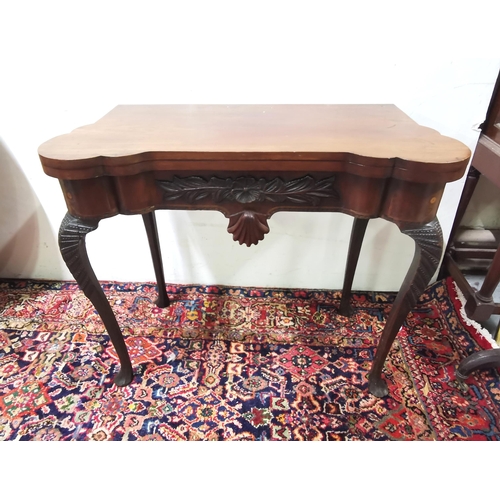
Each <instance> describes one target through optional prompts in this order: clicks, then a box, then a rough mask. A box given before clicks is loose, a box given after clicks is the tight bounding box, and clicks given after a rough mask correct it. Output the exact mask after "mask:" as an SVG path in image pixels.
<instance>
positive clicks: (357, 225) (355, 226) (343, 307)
mask: <svg viewBox="0 0 500 500" xmlns="http://www.w3.org/2000/svg"><path fill="white" fill-rule="evenodd" d="M368 220H369V219H358V218H355V219H354V222H353V223H352V231H351V241H350V242H349V250H348V252H347V264H346V270H345V276H344V287H343V289H342V299H341V300H340V310H339V312H340V314H342V316H350V315H351V314H352V308H351V288H352V282H353V280H354V273H355V272H356V266H357V265H358V259H359V252H360V251H361V245H362V244H363V238H364V236H365V232H366V226H367V225H368Z"/></svg>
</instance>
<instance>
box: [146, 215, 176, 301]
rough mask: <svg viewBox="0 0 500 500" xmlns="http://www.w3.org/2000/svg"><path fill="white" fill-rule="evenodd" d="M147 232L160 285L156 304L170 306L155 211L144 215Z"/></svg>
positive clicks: (157, 280) (157, 281)
mask: <svg viewBox="0 0 500 500" xmlns="http://www.w3.org/2000/svg"><path fill="white" fill-rule="evenodd" d="M142 219H143V221H144V226H145V227H146V234H147V235H148V241H149V248H150V250H151V257H152V258H153V266H154V269H155V275H156V283H157V286H158V299H157V300H156V305H157V306H158V307H168V306H169V305H170V301H169V299H168V295H167V290H166V285H165V276H164V274H163V263H162V258H161V250H160V241H159V239H158V228H157V226H156V216H155V213H154V212H149V213H147V214H144V215H143V216H142Z"/></svg>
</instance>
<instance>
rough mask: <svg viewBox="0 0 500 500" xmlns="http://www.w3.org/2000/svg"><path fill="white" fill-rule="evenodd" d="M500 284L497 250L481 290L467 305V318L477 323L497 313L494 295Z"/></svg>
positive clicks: (499, 256)
mask: <svg viewBox="0 0 500 500" xmlns="http://www.w3.org/2000/svg"><path fill="white" fill-rule="evenodd" d="M498 283H500V249H497V251H496V253H495V256H494V257H493V262H492V263H491V265H490V267H489V269H488V272H487V273H486V276H485V278H484V281H483V284H482V286H481V289H480V290H479V291H477V292H475V293H474V294H473V295H472V296H471V297H469V299H468V300H467V302H466V304H465V312H466V314H467V316H468V317H469V318H471V319H473V320H475V321H479V322H481V321H486V320H487V319H488V318H489V317H490V316H491V315H492V314H493V313H494V312H495V302H494V300H493V294H494V293H495V290H496V288H497V286H498Z"/></svg>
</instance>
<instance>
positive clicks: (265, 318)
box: [0, 279, 500, 441]
mask: <svg viewBox="0 0 500 500" xmlns="http://www.w3.org/2000/svg"><path fill="white" fill-rule="evenodd" d="M102 286H103V289H104V291H105V293H106V296H107V297H108V299H109V301H110V303H111V305H112V307H113V310H114V311H115V314H116V317H117V319H118V322H119V324H120V325H121V327H122V330H123V333H124V336H125V339H126V343H127V346H128V348H129V352H130V355H131V359H132V363H133V366H134V372H135V377H134V380H133V382H132V384H131V385H129V386H127V387H116V386H115V385H114V384H113V376H114V374H115V373H116V371H117V370H118V362H117V356H116V353H115V351H114V349H113V347H112V345H111V343H110V341H109V338H108V335H107V333H106V331H105V329H104V326H103V324H102V322H101V320H100V318H99V316H98V315H97V313H96V311H95V310H94V308H93V306H92V304H91V303H90V302H89V301H88V299H87V298H86V297H85V296H84V295H83V293H82V292H81V291H80V290H79V288H78V286H77V285H76V284H75V283H71V282H43V281H40V282H36V281H15V280H7V281H3V282H1V283H0V415H1V416H0V439H1V440H223V441H233V440H325V441H327V440H332V441H339V440H340V441H342V440H348V441H349V440H351V441H352V440H491V441H498V440H500V376H499V373H498V372H497V371H494V370H484V371H479V372H476V373H474V374H472V375H471V376H470V377H469V378H468V380H467V381H466V383H461V382H459V381H457V380H456V378H455V368H456V366H457V365H458V363H459V362H460V360H461V359H463V358H464V357H466V356H467V355H469V354H471V353H472V352H475V351H477V350H479V349H484V348H493V347H497V346H496V344H495V343H494V341H493V340H492V339H491V337H489V338H488V334H487V332H486V333H485V331H482V330H481V328H480V326H479V325H477V324H475V323H473V322H471V321H470V320H468V319H467V317H466V316H465V315H464V312H463V297H462V296H461V294H460V291H459V290H458V289H457V287H456V285H455V283H454V282H453V281H452V280H451V279H447V280H444V281H440V282H437V283H435V284H434V285H432V286H431V287H429V288H428V289H427V291H426V292H425V293H424V294H423V295H422V297H421V298H420V301H419V303H418V305H417V307H416V309H415V310H414V311H413V312H412V313H411V314H410V315H409V317H408V318H407V321H406V322H405V324H404V326H403V328H402V329H401V331H400V332H399V334H398V337H397V340H396V342H395V343H394V345H393V348H392V350H391V352H390V355H389V358H388V360H387V362H386V366H385V369H384V377H385V379H386V380H387V382H388V385H389V390H390V395H389V396H388V397H386V398H382V399H379V398H376V397H374V396H372V395H371V394H370V393H369V392H368V390H367V375H368V372H369V369H370V366H371V363H372V360H373V357H374V353H375V349H376V345H377V343H378V339H379V337H380V334H381V332H382V330H383V327H384V324H385V321H386V318H387V316H388V314H389V312H390V310H391V307H392V303H393V301H394V298H395V294H390V293H354V294H353V297H352V305H353V308H354V314H353V315H352V317H350V318H345V317H343V316H340V315H339V314H338V306H339V302H340V296H341V295H340V292H337V291H326V290H295V289H259V288H238V287H221V286H174V285H170V286H168V293H169V296H170V298H171V301H172V304H171V306H170V307H168V308H165V309H159V308H157V307H156V306H155V304H154V300H155V299H156V289H155V286H153V285H152V284H150V283H108V282H106V283H102Z"/></svg>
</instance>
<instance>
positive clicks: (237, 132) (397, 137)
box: [38, 104, 470, 397]
mask: <svg viewBox="0 0 500 500" xmlns="http://www.w3.org/2000/svg"><path fill="white" fill-rule="evenodd" d="M38 152H39V156H40V160H41V163H42V166H43V169H44V171H45V173H46V174H48V175H50V176H52V177H56V178H57V179H59V182H60V185H61V188H62V191H63V194H64V198H65V200H66V204H67V207H68V213H67V214H66V216H65V217H64V219H63V221H62V224H61V228H60V231H59V246H60V249H61V253H62V256H63V259H64V261H65V262H66V264H67V266H68V268H69V270H70V271H71V273H72V275H73V276H74V278H75V279H76V281H77V282H78V284H79V286H80V287H81V289H82V290H83V292H84V293H85V295H86V296H87V297H88V298H89V299H90V301H91V302H92V303H93V305H94V307H95V308H96V310H97V311H98V313H99V315H100V316H101V318H102V320H103V322H104V325H105V327H106V329H107V332H108V334H109V336H110V338H111V341H112V343H113V345H114V347H115V349H116V352H117V354H118V357H119V360H120V364H121V368H120V371H119V372H118V374H117V375H116V377H115V379H114V381H115V383H116V385H118V386H124V385H128V384H129V383H130V382H131V381H132V378H133V371H132V365H131V362H130V357H129V355H128V352H127V348H126V345H125V341H124V339H123V336H122V333H121V330H120V327H119V325H118V323H117V321H116V318H115V316H114V314H113V311H112V309H111V306H110V304H109V303H108V301H107V299H106V297H105V295H104V293H103V291H102V288H101V287H100V285H99V282H98V280H97V278H96V276H95V274H94V272H93V270H92V267H91V265H90V262H89V259H88V256H87V251H86V247H85V236H86V235H87V234H88V233H89V232H90V231H94V230H95V229H96V228H97V226H98V224H99V221H100V220H101V219H103V218H106V217H112V216H114V215H117V214H127V215H131V214H141V215H142V217H143V219H144V223H145V226H146V232H147V236H148V240H149V245H150V248H151V254H152V258H153V264H154V269H155V274H156V278H157V283H158V300H157V304H158V305H159V306H160V307H167V306H168V305H169V299H168V296H167V293H166V287H165V280H164V276H163V267H162V261H161V253H160V247H159V243H158V233H157V227H156V220H155V215H154V211H155V210H158V209H169V210H219V211H220V212H222V213H223V214H224V215H225V216H226V217H227V218H228V219H229V224H228V232H229V233H231V234H232V236H233V239H234V240H235V241H238V242H239V243H240V244H243V243H244V244H246V245H248V246H250V245H252V244H257V243H258V242H259V241H260V240H262V239H263V238H264V235H265V234H267V233H268V232H269V225H268V220H269V218H270V217H271V215H272V214H274V213H275V212H278V211H311V212H343V213H346V214H349V215H351V216H353V217H354V223H353V229H352V235H351V241H350V244H349V251H348V257H347V265H346V273H345V279H344V286H343V295H342V299H341V303H340V308H339V312H340V314H343V315H349V314H350V305H349V302H350V293H351V286H352V281H353V277H354V272H355V269H356V264H357V261H358V257H359V252H360V248H361V244H362V241H363V236H364V233H365V230H366V226H367V223H368V220H369V219H371V218H376V217H382V218H383V219H386V220H388V221H391V222H393V223H394V224H396V225H397V226H398V227H399V228H400V230H401V231H402V232H403V233H404V234H406V235H408V236H410V237H411V238H413V240H414V241H415V255H414V258H413V261H412V264H411V266H410V269H409V270H408V273H407V275H406V278H405V280H404V282H403V284H402V286H401V289H400V291H399V293H398V295H397V298H396V301H395V302H394V305H393V307H392V310H391V313H390V314H389V317H388V320H387V323H386V325H385V328H384V331H383V333H382V336H381V339H380V342H379V344H378V346H377V352H376V355H375V359H374V361H373V365H372V367H371V371H370V374H369V390H370V392H371V393H372V394H374V395H375V396H378V397H382V396H385V395H387V394H388V388H387V384H386V382H385V381H384V379H383V378H382V368H383V366H384V362H385V359H386V357H387V355H388V352H389V349H390V347H391V345H392V343H393V341H394V339H395V337H396V335H397V333H398V331H399V329H400V327H401V325H402V324H403V321H404V320H405V318H406V316H407V315H408V313H409V312H410V311H411V309H412V308H413V307H414V305H415V304H416V301H417V299H418V298H419V296H420V295H421V294H422V292H423V291H424V289H425V287H426V286H427V285H428V283H429V281H430V279H431V278H432V276H433V274H434V272H435V271H436V269H437V266H438V264H439V261H440V258H441V253H442V246H443V238H442V233H441V228H440V225H439V222H438V220H437V218H436V212H437V209H438V206H439V202H440V200H441V196H442V194H443V191H444V188H445V185H446V183H447V182H451V181H455V180H457V179H460V178H461V177H462V175H463V174H464V171H465V169H466V167H467V164H468V161H469V157H470V151H469V149H468V148H467V147H466V146H465V145H463V144H462V143H460V142H458V141H456V140H454V139H451V138H448V137H444V136H442V135H440V134H439V133H438V132H436V131H435V130H432V129H429V128H426V127H422V126H420V125H418V124H417V123H415V122H414V121H413V120H411V119H410V118H409V117H408V116H407V115H405V114H404V113H403V112H402V111H400V110H399V109H398V108H397V107H395V106H394V105H385V104H384V105H123V106H117V107H116V108H114V109H113V110H112V111H111V112H109V113H108V114H107V115H106V116H104V117H103V118H101V119H100V120H99V121H97V122H96V123H94V124H93V125H87V126H84V127H81V128H78V129H76V130H74V131H73V132H71V133H69V134H66V135H62V136H59V137H56V138H54V139H51V140H49V141H47V142H45V143H44V144H42V145H41V146H40V148H39V150H38Z"/></svg>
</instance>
